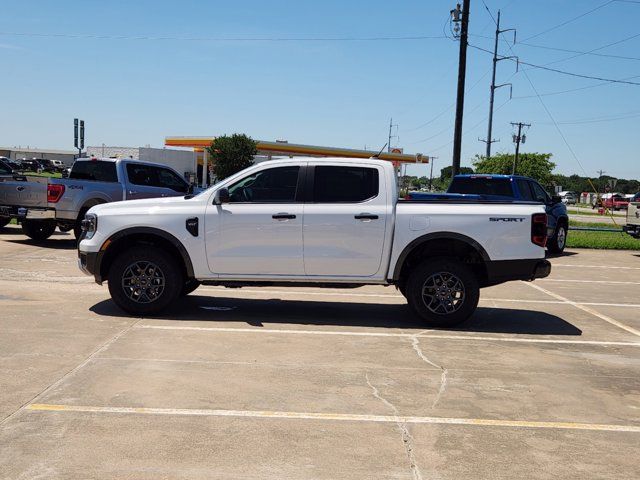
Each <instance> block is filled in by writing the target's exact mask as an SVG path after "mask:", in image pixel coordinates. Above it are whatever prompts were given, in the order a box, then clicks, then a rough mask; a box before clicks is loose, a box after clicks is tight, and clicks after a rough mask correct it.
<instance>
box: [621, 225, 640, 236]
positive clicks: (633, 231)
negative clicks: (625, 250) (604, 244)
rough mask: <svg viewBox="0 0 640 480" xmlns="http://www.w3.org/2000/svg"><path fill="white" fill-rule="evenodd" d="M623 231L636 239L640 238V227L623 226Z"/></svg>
mask: <svg viewBox="0 0 640 480" xmlns="http://www.w3.org/2000/svg"><path fill="white" fill-rule="evenodd" d="M622 230H624V231H625V232H627V233H628V234H629V235H631V236H632V237H634V238H640V225H632V224H628V225H623V226H622Z"/></svg>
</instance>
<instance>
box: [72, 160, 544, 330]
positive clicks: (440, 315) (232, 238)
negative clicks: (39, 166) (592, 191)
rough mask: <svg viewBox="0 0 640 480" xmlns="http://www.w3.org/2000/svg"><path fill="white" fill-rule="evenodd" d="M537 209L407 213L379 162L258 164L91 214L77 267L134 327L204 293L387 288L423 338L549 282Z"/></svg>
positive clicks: (429, 208)
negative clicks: (517, 287)
mask: <svg viewBox="0 0 640 480" xmlns="http://www.w3.org/2000/svg"><path fill="white" fill-rule="evenodd" d="M546 238H547V235H546V214H545V213H544V206H543V205H541V204H536V203H533V202H528V203H527V202H519V201H504V202H495V201H488V202H477V201H474V202H468V201H465V200H464V199H455V200H442V201H439V200H437V201H434V200H426V201H420V200H417V201H402V200H399V199H398V191H397V187H396V176H395V170H394V168H393V165H392V164H391V163H389V162H387V161H382V160H376V159H370V160H352V159H345V158H327V159H317V158H302V159H301V158H298V159H289V160H276V161H269V162H263V163H259V164H257V165H254V166H251V167H249V168H247V169H246V170H243V171H241V172H239V173H237V174H236V175H233V176H232V177H229V178H227V179H225V180H223V181H222V182H220V183H218V184H217V185H214V186H213V187H211V188H210V189H208V190H206V191H204V192H202V193H200V194H199V195H196V196H190V195H187V196H185V197H180V198H177V197H176V198H164V199H149V200H134V201H129V202H115V203H109V204H103V205H98V206H95V207H93V208H91V210H89V212H88V213H87V214H86V216H85V219H84V221H83V233H82V236H81V241H80V243H79V246H78V255H79V265H80V268H81V269H82V270H83V271H84V272H85V273H87V274H90V275H93V276H94V277H95V280H96V282H98V283H100V284H101V283H102V282H103V281H104V280H107V281H108V286H109V292H110V294H111V297H112V298H113V300H114V301H115V303H116V304H117V305H118V306H119V307H120V308H122V309H123V310H125V311H126V312H128V313H130V314H134V315H147V314H152V313H161V312H163V311H164V310H165V309H167V307H169V305H170V304H171V303H172V302H174V301H175V300H176V299H177V298H178V297H179V296H180V295H186V294H188V293H190V292H191V291H193V290H195V288H197V287H198V285H200V284H207V285H222V286H226V287H242V286H250V285H251V286H257V285H258V286H259V285H278V286H314V287H332V288H341V287H342V288H353V287H357V286H361V285H395V286H396V287H397V288H398V289H399V290H400V291H401V292H402V294H403V295H404V296H405V297H406V298H407V300H408V303H409V305H410V307H411V308H412V310H413V311H414V312H415V313H416V314H417V315H418V316H420V317H421V318H422V319H424V321H425V322H426V323H427V324H428V325H430V326H452V325H455V324H458V323H460V322H462V321H464V320H466V319H467V318H469V317H470V316H471V314H472V313H473V312H474V311H475V309H476V307H477V304H478V300H479V289H480V288H481V287H486V286H489V285H495V284H498V283H502V282H506V281H509V280H533V279H534V278H541V277H546V276H547V275H549V273H550V270H551V265H550V263H549V262H548V261H547V260H545V258H544V257H545V251H544V246H545V243H546Z"/></svg>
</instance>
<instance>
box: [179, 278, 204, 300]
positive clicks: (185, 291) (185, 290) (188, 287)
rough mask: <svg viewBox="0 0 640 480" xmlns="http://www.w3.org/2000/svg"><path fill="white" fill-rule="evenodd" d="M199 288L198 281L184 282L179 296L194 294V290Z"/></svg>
mask: <svg viewBox="0 0 640 480" xmlns="http://www.w3.org/2000/svg"><path fill="white" fill-rule="evenodd" d="M199 286H200V282H199V281H198V280H195V279H193V278H191V279H189V280H187V281H186V282H184V285H183V286H182V291H181V292H180V296H181V297H186V296H187V295H189V294H190V293H191V292H194V291H195V290H196V288H198V287H199Z"/></svg>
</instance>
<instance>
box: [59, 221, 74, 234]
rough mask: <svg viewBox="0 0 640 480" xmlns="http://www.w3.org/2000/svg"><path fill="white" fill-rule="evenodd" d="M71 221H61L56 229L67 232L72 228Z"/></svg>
mask: <svg viewBox="0 0 640 480" xmlns="http://www.w3.org/2000/svg"><path fill="white" fill-rule="evenodd" d="M73 226H74V224H73V223H62V224H58V230H60V231H61V232H69V231H71V230H73Z"/></svg>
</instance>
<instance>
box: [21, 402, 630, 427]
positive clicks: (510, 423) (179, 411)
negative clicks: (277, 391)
mask: <svg viewBox="0 0 640 480" xmlns="http://www.w3.org/2000/svg"><path fill="white" fill-rule="evenodd" d="M26 409H27V410H33V411H46V412H82V413H112V414H138V415H140V414H142V415H186V416H207V417H243V418H278V419H297V420H324V421H343V422H383V423H398V422H402V423H412V424H435V425H475V426H484V427H507V428H547V429H560V430H591V431H608V432H632V433H640V426H636V425H612V424H602V423H576V422H537V421H527V420H496V419H489V418H449V417H419V416H400V415H398V416H396V415H358V414H350V413H320V412H286V411H268V410H209V409H189V408H146V407H92V406H85V405H52V404H43V403H33V404H30V405H27V407H26Z"/></svg>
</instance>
